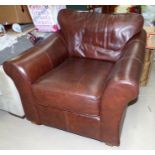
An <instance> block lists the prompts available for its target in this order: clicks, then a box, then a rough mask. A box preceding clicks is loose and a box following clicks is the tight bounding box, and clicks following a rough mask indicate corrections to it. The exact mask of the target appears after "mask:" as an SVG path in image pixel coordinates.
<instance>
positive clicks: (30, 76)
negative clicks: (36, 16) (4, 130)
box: [3, 34, 68, 124]
mask: <svg viewBox="0 0 155 155" xmlns="http://www.w3.org/2000/svg"><path fill="white" fill-rule="evenodd" d="M67 56H68V53H67V49H66V47H65V44H64V42H63V40H62V39H61V38H60V36H59V35H57V34H53V35H51V36H50V37H49V38H47V39H46V40H44V41H42V42H41V43H39V44H38V45H36V46H35V47H33V48H31V49H29V50H27V51H25V52H24V53H23V54H21V55H19V56H18V57H16V58H14V59H12V60H9V61H6V62H5V63H4V64H3V68H4V71H5V72H6V73H7V75H8V76H10V77H11V78H12V80H13V81H14V83H15V85H16V87H17V89H18V92H19V94H20V97H21V100H22V104H23V107H24V111H25V114H26V117H27V119H29V120H30V121H33V122H35V123H38V124H39V123H40V120H39V117H38V114H37V110H36V106H35V105H36V104H35V100H34V97H33V92H32V84H33V83H34V82H35V81H36V80H37V79H38V78H40V77H41V76H42V75H44V74H46V73H47V72H49V71H50V70H51V69H52V68H54V67H55V66H56V65H58V64H60V63H61V62H62V61H64V60H65V59H66V58H67Z"/></svg>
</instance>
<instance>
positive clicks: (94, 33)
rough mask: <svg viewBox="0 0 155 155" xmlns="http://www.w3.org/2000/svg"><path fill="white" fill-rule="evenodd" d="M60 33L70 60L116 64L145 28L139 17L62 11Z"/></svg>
mask: <svg viewBox="0 0 155 155" xmlns="http://www.w3.org/2000/svg"><path fill="white" fill-rule="evenodd" d="M58 21H59V24H60V27H61V32H62V34H63V36H64V38H65V40H66V42H67V46H68V50H69V53H70V55H71V56H80V57H87V58H95V59H102V60H110V61H117V60H118V59H119V58H120V56H121V50H122V49H123V47H124V46H125V44H126V42H127V41H128V40H129V39H130V38H132V37H133V36H134V35H135V34H137V33H138V32H140V31H141V29H142V27H143V17H142V16H141V15H140V14H134V13H130V14H99V13H91V12H77V11H72V10H68V9H64V10H61V11H60V12H59V15H58Z"/></svg>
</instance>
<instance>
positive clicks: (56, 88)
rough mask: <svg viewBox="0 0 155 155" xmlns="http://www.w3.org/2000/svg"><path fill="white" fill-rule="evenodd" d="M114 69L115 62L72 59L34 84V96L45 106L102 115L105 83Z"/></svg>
mask: <svg viewBox="0 0 155 155" xmlns="http://www.w3.org/2000/svg"><path fill="white" fill-rule="evenodd" d="M112 67H113V63H111V62H102V61H97V60H89V59H81V58H68V59H67V60H66V61H65V62H64V63H62V64H61V65H59V66H58V67H57V68H55V69H53V70H52V71H50V72H48V73H47V74H45V75H44V76H42V77H41V78H40V79H39V80H38V81H37V82H36V83H34V85H33V91H34V95H35V97H36V98H37V101H38V103H40V104H41V105H44V106H51V107H55V108H59V109H62V110H69V111H71V112H77V113H79V114H87V115H92V116H99V108H98V107H99V103H100V100H101V97H102V94H103V89H104V85H105V80H106V77H107V76H108V74H109V73H110V71H111V69H112ZM94 83H95V85H94ZM51 88H52V89H51ZM49 101H50V102H49Z"/></svg>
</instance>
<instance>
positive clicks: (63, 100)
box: [3, 10, 146, 145]
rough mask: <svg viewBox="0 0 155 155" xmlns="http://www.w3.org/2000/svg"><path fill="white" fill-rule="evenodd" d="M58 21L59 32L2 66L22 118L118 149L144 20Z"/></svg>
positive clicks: (70, 17) (135, 80) (71, 17)
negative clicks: (12, 85) (16, 93)
mask: <svg viewBox="0 0 155 155" xmlns="http://www.w3.org/2000/svg"><path fill="white" fill-rule="evenodd" d="M58 20H59V22H60V26H61V31H60V32H58V33H55V34H53V35H52V36H51V37H49V38H48V39H47V40H45V41H43V42H42V43H40V44H39V45H36V47H34V48H31V49H29V50H28V51H26V52H25V53H24V54H22V55H20V56H19V57H17V58H15V59H13V60H10V61H7V62H5V63H4V66H3V67H4V70H5V72H6V73H7V74H8V75H9V76H10V77H11V78H12V79H13V81H14V82H15V84H16V87H17V89H18V91H19V93H20V97H21V100H22V104H23V107H24V110H25V114H26V118H27V119H29V120H30V121H33V122H35V123H37V124H45V125H48V126H53V127H56V128H60V129H62V130H66V131H69V132H73V133H77V134H79V135H83V136H87V137H91V138H94V139H97V140H100V141H104V142H106V143H108V144H111V145H119V144H120V133H121V128H122V124H123V119H124V117H125V111H126V108H127V105H128V103H129V102H130V101H132V100H134V99H136V98H137V97H138V94H139V80H140V75H141V70H142V67H143V62H144V51H145V44H146V33H145V31H144V30H142V26H143V18H142V16H141V15H138V14H121V15H108V14H106V15H104V14H97V13H79V12H76V11H70V10H62V11H60V13H59V16H58ZM135 21H136V22H135Z"/></svg>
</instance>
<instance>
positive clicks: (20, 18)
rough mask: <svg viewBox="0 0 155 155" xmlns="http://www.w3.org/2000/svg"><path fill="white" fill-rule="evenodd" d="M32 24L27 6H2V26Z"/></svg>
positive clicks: (0, 8) (0, 11)
mask: <svg viewBox="0 0 155 155" xmlns="http://www.w3.org/2000/svg"><path fill="white" fill-rule="evenodd" d="M14 23H19V24H25V23H32V19H31V16H30V14H29V11H28V8H27V6H26V5H0V24H3V25H8V24H14Z"/></svg>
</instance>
